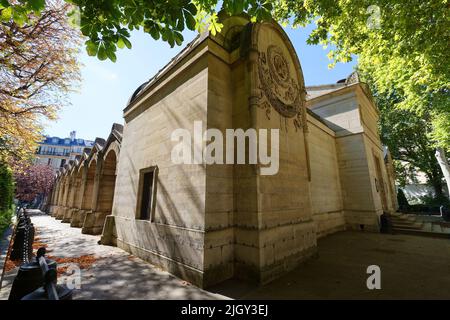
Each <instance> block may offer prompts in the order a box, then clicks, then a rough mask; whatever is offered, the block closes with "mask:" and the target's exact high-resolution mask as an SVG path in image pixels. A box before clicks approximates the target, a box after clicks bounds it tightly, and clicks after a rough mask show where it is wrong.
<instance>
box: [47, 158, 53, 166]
mask: <svg viewBox="0 0 450 320" xmlns="http://www.w3.org/2000/svg"><path fill="white" fill-rule="evenodd" d="M51 164H52V159H51V158H48V162H47V165H48V166H49V165H51Z"/></svg>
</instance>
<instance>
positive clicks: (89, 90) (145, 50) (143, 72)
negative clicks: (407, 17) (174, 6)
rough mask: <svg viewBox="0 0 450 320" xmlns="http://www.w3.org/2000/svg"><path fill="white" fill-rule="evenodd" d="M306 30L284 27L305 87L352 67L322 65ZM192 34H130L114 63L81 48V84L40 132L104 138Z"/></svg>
mask: <svg viewBox="0 0 450 320" xmlns="http://www.w3.org/2000/svg"><path fill="white" fill-rule="evenodd" d="M311 30H312V27H311V26H310V27H307V28H298V29H291V28H290V27H287V28H286V31H287V33H288V35H289V37H290V39H291V41H292V43H293V45H294V47H295V49H296V51H297V55H298V57H299V59H300V63H301V65H302V69H303V75H304V77H305V82H306V85H318V84H326V83H335V82H336V81H338V80H340V79H343V78H345V77H347V75H349V74H350V73H351V72H352V71H353V68H354V66H355V61H353V62H351V63H346V64H338V65H337V66H336V67H335V68H333V69H328V64H329V63H330V61H329V60H328V58H327V52H328V50H325V49H324V48H323V47H322V46H310V45H307V44H306V39H307V37H308V34H309V33H310V31H311ZM194 37H195V33H193V32H185V33H184V38H185V41H184V43H183V45H182V46H180V47H175V48H170V46H169V45H168V44H167V43H165V42H162V41H154V40H153V38H151V37H150V36H149V35H147V34H144V33H143V32H140V31H136V32H134V33H133V34H132V38H131V41H132V44H133V48H132V49H131V50H128V49H123V50H118V53H117V62H116V63H112V62H110V61H109V60H108V61H99V60H98V59H97V58H95V57H89V56H88V55H87V54H86V53H85V50H84V48H83V50H82V53H81V55H80V61H81V62H82V63H83V67H82V69H81V75H82V83H81V86H80V88H79V89H78V92H76V93H72V94H71V95H70V99H69V100H70V102H71V105H69V106H64V107H63V108H62V110H61V111H60V113H59V119H58V120H57V121H54V122H50V123H48V124H46V125H45V134H47V135H50V136H59V137H61V138H64V137H67V136H69V132H70V131H72V130H75V131H77V137H78V138H84V139H89V140H94V139H95V137H102V138H106V137H107V135H108V134H109V132H110V130H111V126H112V124H113V123H114V122H117V123H123V118H122V110H123V109H124V108H125V106H126V103H127V101H128V99H129V97H130V96H131V94H132V93H133V92H134V90H135V89H136V88H137V87H138V86H139V85H140V84H142V83H143V82H145V81H146V80H148V79H149V78H151V77H152V76H153V75H154V74H155V73H156V72H158V70H160V69H161V68H162V67H163V66H164V65H165V64H166V63H168V62H169V61H170V59H171V58H172V57H173V56H174V55H176V54H177V53H178V52H179V51H180V50H181V49H182V48H183V46H184V45H186V44H187V43H188V42H189V41H190V40H192V39H193V38H194Z"/></svg>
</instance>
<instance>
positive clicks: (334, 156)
mask: <svg viewBox="0 0 450 320" xmlns="http://www.w3.org/2000/svg"><path fill="white" fill-rule="evenodd" d="M222 23H223V24H224V27H223V30H222V31H221V33H220V34H217V35H216V36H213V35H211V34H209V33H203V34H200V35H199V36H197V37H196V38H195V39H194V40H193V41H192V42H191V43H190V44H188V45H187V46H186V48H184V50H182V51H181V52H180V54H178V55H177V56H176V57H174V58H173V59H172V61H171V62H170V63H169V64H168V65H167V66H165V67H164V68H163V69H162V70H161V71H160V72H158V74H157V75H156V76H154V77H153V78H152V79H150V80H149V81H148V82H146V83H144V84H143V85H141V86H140V87H139V88H138V89H137V90H136V92H135V93H134V94H133V95H132V97H131V99H130V101H129V103H128V105H127V106H126V108H125V110H124V119H125V125H124V126H123V128H122V126H120V125H117V124H115V125H114V126H113V129H112V131H111V134H110V136H109V137H108V139H107V140H103V139H97V140H96V142H95V144H94V148H93V150H92V152H90V153H89V154H87V153H85V154H84V155H83V156H82V157H79V158H77V159H76V160H75V161H72V162H71V163H69V164H67V165H66V166H65V168H64V169H63V170H62V171H61V172H59V173H58V176H57V183H56V186H55V188H54V192H53V196H52V201H51V204H52V206H51V209H50V210H51V212H52V214H53V215H54V216H55V217H56V218H59V219H62V220H63V222H70V223H71V224H72V226H75V227H82V228H83V232H86V233H92V234H100V233H102V238H101V241H102V243H103V244H111V245H117V246H118V247H120V248H122V249H124V250H126V251H128V252H131V253H132V254H133V255H136V256H138V257H140V258H143V259H145V260H147V261H149V262H151V263H152V264H155V265H158V266H160V267H161V268H163V269H165V270H167V271H169V272H170V273H172V274H175V275H177V276H178V277H180V278H183V279H185V280H188V281H190V282H192V283H194V284H195V285H198V286H200V287H207V286H211V285H213V284H216V283H218V282H221V281H224V280H226V279H230V278H233V277H234V278H240V279H244V280H247V281H254V282H258V283H267V282H269V281H271V280H273V279H275V278H276V277H279V276H280V275H282V274H283V273H285V272H287V271H289V270H291V269H293V268H294V267H296V266H298V265H299V264H300V263H302V262H303V261H305V260H307V259H309V258H311V257H313V256H314V255H315V254H316V253H317V251H318V250H319V251H320V247H318V246H317V239H318V238H320V237H324V236H327V235H329V234H331V233H334V232H338V231H342V230H350V229H352V230H360V231H369V232H379V231H380V216H381V215H382V214H383V212H386V213H389V212H393V211H395V210H396V208H397V204H396V194H395V185H394V177H393V170H392V163H391V158H390V157H389V154H388V153H387V152H386V150H385V149H384V148H383V146H382V145H381V142H380V136H379V133H378V129H377V121H378V117H379V113H378V110H377V107H376V105H375V104H374V102H373V100H372V97H371V93H370V91H369V89H368V86H367V85H366V84H364V83H362V82H360V80H359V79H358V75H357V74H356V73H354V74H352V75H351V76H350V77H349V78H348V79H346V80H343V81H340V82H339V83H336V84H332V85H323V86H315V87H309V88H306V87H305V84H304V79H303V74H302V69H301V65H300V61H299V59H298V57H297V53H296V52H295V50H294V47H293V46H292V43H291V42H290V40H289V39H288V37H287V35H286V33H285V32H284V31H283V29H282V28H281V27H280V26H279V25H278V24H276V23H269V22H264V23H251V22H250V21H249V20H248V18H247V17H245V16H233V17H225V18H223V22H222ZM194 121H202V122H203V124H204V126H205V128H204V129H208V128H217V129H219V130H221V131H222V132H225V130H226V129H237V128H241V129H244V130H246V129H249V128H255V129H279V130H280V131H279V135H280V144H279V155H280V160H279V161H280V162H279V172H278V174H276V175H272V176H270V175H262V174H261V170H260V169H261V166H260V165H258V164H257V165H254V164H235V165H232V164H224V165H222V164H212V165H206V164H174V163H173V162H172V160H171V150H172V148H173V146H174V142H173V141H171V133H172V132H173V131H174V130H176V129H179V128H184V129H187V130H190V131H192V130H193V123H194Z"/></svg>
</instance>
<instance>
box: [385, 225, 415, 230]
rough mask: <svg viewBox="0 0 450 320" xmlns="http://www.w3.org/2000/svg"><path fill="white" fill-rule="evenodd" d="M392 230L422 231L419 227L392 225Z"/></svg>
mask: <svg viewBox="0 0 450 320" xmlns="http://www.w3.org/2000/svg"><path fill="white" fill-rule="evenodd" d="M392 228H393V229H408V230H422V228H421V227H417V226H410V225H395V224H394V225H392Z"/></svg>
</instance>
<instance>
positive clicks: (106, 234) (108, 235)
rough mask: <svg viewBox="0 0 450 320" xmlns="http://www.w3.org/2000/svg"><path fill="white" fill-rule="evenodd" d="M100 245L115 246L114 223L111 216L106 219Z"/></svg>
mask: <svg viewBox="0 0 450 320" xmlns="http://www.w3.org/2000/svg"><path fill="white" fill-rule="evenodd" d="M100 243H101V244H104V245H109V246H117V230H116V221H115V219H114V216H113V215H110V216H107V217H106V220H105V225H104V227H103V232H102V237H101V239H100Z"/></svg>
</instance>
